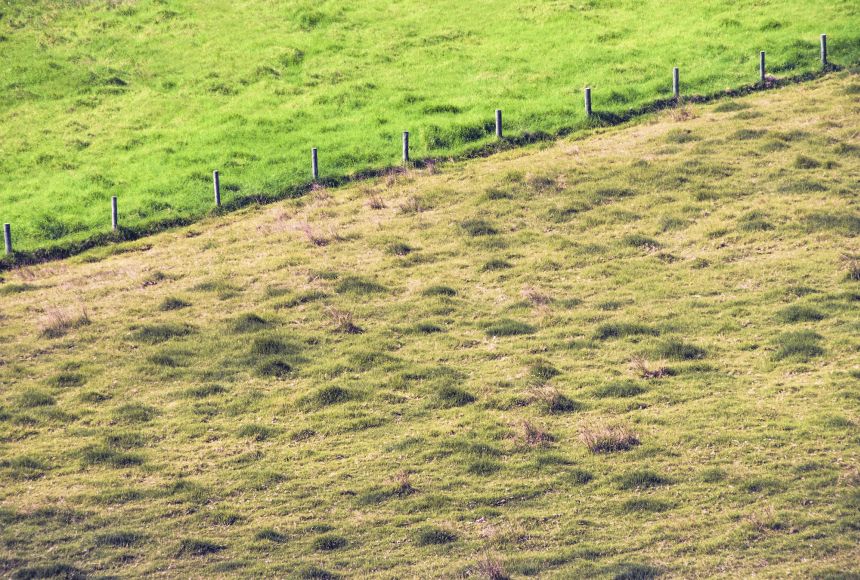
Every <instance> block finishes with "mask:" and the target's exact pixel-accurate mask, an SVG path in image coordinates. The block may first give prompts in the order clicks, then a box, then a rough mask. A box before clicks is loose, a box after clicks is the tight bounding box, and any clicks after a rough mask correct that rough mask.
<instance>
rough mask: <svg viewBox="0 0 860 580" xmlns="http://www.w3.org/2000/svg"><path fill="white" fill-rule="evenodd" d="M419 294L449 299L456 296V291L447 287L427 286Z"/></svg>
mask: <svg viewBox="0 0 860 580" xmlns="http://www.w3.org/2000/svg"><path fill="white" fill-rule="evenodd" d="M421 294H422V295H423V296H444V297H447V298H450V297H452V296H456V295H457V291H456V290H454V289H453V288H451V287H449V286H429V287H427V288H425V289H424V290H423V291H422V292H421Z"/></svg>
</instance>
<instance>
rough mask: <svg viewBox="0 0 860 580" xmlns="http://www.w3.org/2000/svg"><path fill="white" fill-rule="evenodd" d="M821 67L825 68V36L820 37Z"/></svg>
mask: <svg viewBox="0 0 860 580" xmlns="http://www.w3.org/2000/svg"><path fill="white" fill-rule="evenodd" d="M821 66H822V67H825V68H826V67H827V35H826V34H822V35H821Z"/></svg>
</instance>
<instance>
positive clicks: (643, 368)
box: [630, 357, 675, 379]
mask: <svg viewBox="0 0 860 580" xmlns="http://www.w3.org/2000/svg"><path fill="white" fill-rule="evenodd" d="M630 370H631V371H633V373H634V374H636V375H637V376H639V377H641V378H643V379H661V378H663V377H669V376H673V375H674V374H675V372H674V371H673V370H672V369H670V368H669V367H667V366H666V365H665V364H663V363H662V362H657V363H654V364H653V365H652V364H651V363H649V362H648V361H647V360H645V359H644V358H642V357H635V358H634V359H633V360H631V361H630Z"/></svg>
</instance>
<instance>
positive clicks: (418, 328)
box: [414, 322, 443, 334]
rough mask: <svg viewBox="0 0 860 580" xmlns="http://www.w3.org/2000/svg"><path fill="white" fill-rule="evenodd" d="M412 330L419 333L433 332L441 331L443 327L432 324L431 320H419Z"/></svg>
mask: <svg viewBox="0 0 860 580" xmlns="http://www.w3.org/2000/svg"><path fill="white" fill-rule="evenodd" d="M414 331H415V332H417V333H419V334H435V333H437V332H443V328H442V327H441V326H439V325H437V324H433V323H432V322H419V323H418V324H416V325H415V327H414Z"/></svg>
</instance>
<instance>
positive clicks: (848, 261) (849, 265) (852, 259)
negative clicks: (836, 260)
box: [842, 254, 860, 282]
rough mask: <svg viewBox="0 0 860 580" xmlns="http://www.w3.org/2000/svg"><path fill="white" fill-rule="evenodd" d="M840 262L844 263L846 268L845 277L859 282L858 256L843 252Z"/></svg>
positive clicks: (859, 260) (859, 258) (859, 264)
mask: <svg viewBox="0 0 860 580" xmlns="http://www.w3.org/2000/svg"><path fill="white" fill-rule="evenodd" d="M842 262H843V263H844V264H845V269H846V270H848V274H847V276H846V278H848V279H849V280H852V281H854V282H860V256H850V255H848V254H845V255H843V256H842Z"/></svg>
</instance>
